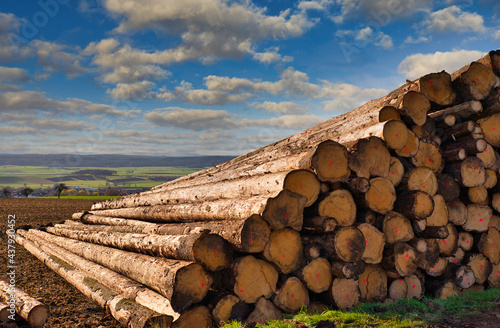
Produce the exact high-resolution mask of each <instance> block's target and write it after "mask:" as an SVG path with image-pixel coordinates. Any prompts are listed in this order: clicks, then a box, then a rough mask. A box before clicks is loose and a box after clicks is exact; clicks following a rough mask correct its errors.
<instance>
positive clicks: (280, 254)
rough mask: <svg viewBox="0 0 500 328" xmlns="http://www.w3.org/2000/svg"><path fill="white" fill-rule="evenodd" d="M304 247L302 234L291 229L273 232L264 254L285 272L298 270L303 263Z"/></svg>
mask: <svg viewBox="0 0 500 328" xmlns="http://www.w3.org/2000/svg"><path fill="white" fill-rule="evenodd" d="M303 254H304V249H303V246H302V241H301V238H300V234H299V233H298V232H297V231H294V230H291V229H283V230H279V231H273V232H271V236H270V237H269V241H268V243H267V244H266V246H265V247H264V251H263V252H262V255H263V256H264V257H265V258H266V259H267V260H268V261H269V262H272V263H274V264H275V265H276V266H277V267H278V268H279V270H280V272H282V273H284V274H288V273H290V272H292V271H295V270H297V269H298V268H299V267H300V264H301V263H302V255H303Z"/></svg>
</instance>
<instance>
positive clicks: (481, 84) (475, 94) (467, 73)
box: [452, 62, 497, 100]
mask: <svg viewBox="0 0 500 328" xmlns="http://www.w3.org/2000/svg"><path fill="white" fill-rule="evenodd" d="M496 83H497V78H496V76H495V73H493V71H492V70H491V69H489V68H488V67H486V66H485V65H483V64H481V63H480V62H472V63H471V64H469V65H468V68H467V69H466V70H465V69H464V68H462V69H461V70H459V71H457V72H455V73H453V74H452V85H453V88H454V89H455V90H457V91H458V93H459V94H460V96H461V98H462V99H464V100H472V99H474V100H483V99H485V98H486V97H487V96H488V95H489V94H490V93H491V90H493V88H494V87H495V85H496Z"/></svg>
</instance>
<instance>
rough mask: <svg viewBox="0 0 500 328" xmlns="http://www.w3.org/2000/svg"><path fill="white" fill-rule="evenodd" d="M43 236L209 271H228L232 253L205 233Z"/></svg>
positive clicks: (62, 232)
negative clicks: (186, 263)
mask: <svg viewBox="0 0 500 328" xmlns="http://www.w3.org/2000/svg"><path fill="white" fill-rule="evenodd" d="M47 232H50V233H52V234H54V235H57V236H62V237H68V238H72V239H76V240H80V241H85V242H90V243H93V244H97V245H103V246H110V247H114V248H119V249H123V250H126V251H131V252H136V253H142V254H147V255H152V256H162V257H166V258H169V259H176V260H183V261H190V262H199V263H201V264H202V265H203V266H204V267H205V268H207V269H208V270H210V271H217V270H221V269H225V268H229V266H230V265H231V262H232V250H231V248H230V246H229V243H228V242H227V241H225V240H224V239H223V238H222V237H220V236H219V235H215V234H208V233H205V232H201V233H197V234H188V235H167V236H162V235H151V234H138V233H123V232H111V233H109V232H105V231H81V230H71V229H61V228H55V227H48V228H47Z"/></svg>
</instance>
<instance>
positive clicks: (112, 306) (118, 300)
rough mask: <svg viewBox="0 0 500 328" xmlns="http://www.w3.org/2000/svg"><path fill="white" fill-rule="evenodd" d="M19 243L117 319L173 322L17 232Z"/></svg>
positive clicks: (140, 323) (134, 323)
mask: <svg viewBox="0 0 500 328" xmlns="http://www.w3.org/2000/svg"><path fill="white" fill-rule="evenodd" d="M16 242H17V243H18V244H20V245H22V246H23V247H24V248H25V249H26V250H27V251H29V252H30V253H31V254H33V255H34V256H35V257H37V258H38V259H39V260H40V261H42V262H43V263H45V265H47V266H48V267H49V268H50V269H52V270H53V271H54V272H56V273H57V274H59V275H60V276H61V277H63V278H64V279H65V280H66V281H68V282H69V283H70V284H71V285H73V286H74V287H75V288H77V289H78V290H79V291H80V292H82V293H83V294H84V295H85V296H87V297H88V298H90V299H92V300H94V301H96V302H97V304H99V305H100V306H101V307H103V308H108V309H109V310H110V312H111V313H112V314H113V316H114V317H115V319H117V320H118V321H119V322H120V323H121V324H123V325H125V326H127V327H131V328H143V327H151V326H152V325H153V324H157V325H159V326H160V327H161V328H167V327H169V325H170V322H171V321H172V320H171V317H168V316H165V315H158V314H157V313H156V312H154V311H151V310H149V309H147V308H145V307H143V306H141V305H139V304H137V303H135V302H134V301H132V300H130V299H127V298H125V297H122V296H121V295H120V294H118V293H117V292H115V291H113V290H111V289H109V288H107V287H105V286H103V285H101V284H99V283H98V282H97V281H95V280H94V279H91V278H89V277H88V276H86V275H85V274H83V273H82V272H81V271H80V270H77V269H76V268H74V267H73V266H71V265H69V264H68V263H66V262H64V261H62V260H60V259H58V258H57V257H55V256H53V255H52V256H51V255H50V254H47V253H45V252H43V251H41V250H40V248H38V246H36V245H35V244H34V243H32V242H31V241H29V240H27V239H25V238H23V237H21V236H20V235H17V234H16ZM169 318H170V319H169ZM160 324H162V325H160Z"/></svg>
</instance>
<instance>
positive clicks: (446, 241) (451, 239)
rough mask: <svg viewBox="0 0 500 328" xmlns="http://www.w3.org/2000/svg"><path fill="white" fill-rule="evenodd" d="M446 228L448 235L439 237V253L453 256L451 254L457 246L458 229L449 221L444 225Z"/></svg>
mask: <svg viewBox="0 0 500 328" xmlns="http://www.w3.org/2000/svg"><path fill="white" fill-rule="evenodd" d="M446 228H448V232H449V234H448V237H446V238H441V239H439V240H438V241H437V242H438V245H439V253H440V254H441V255H442V256H453V254H454V253H455V252H456V251H457V247H458V231H457V229H456V228H455V226H454V225H453V224H451V223H449V224H448V225H446Z"/></svg>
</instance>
